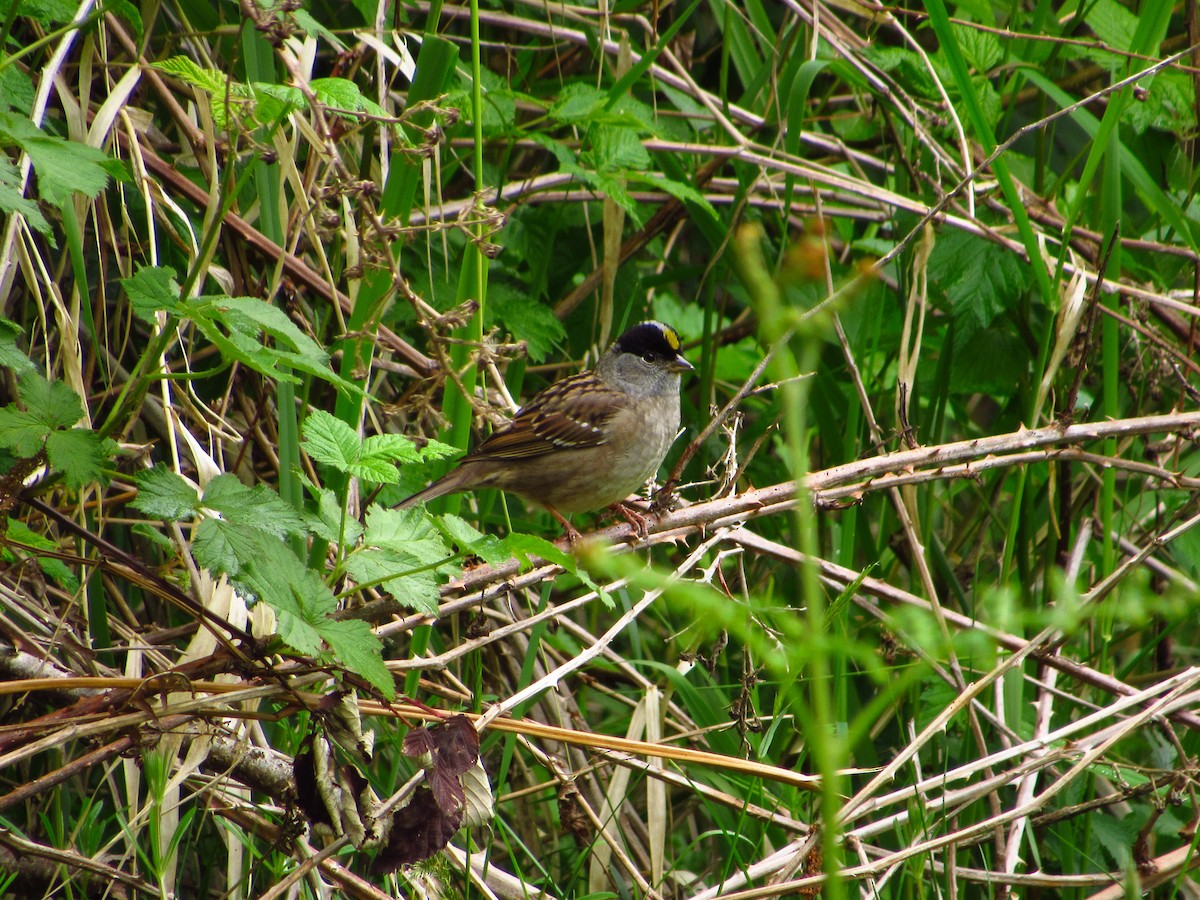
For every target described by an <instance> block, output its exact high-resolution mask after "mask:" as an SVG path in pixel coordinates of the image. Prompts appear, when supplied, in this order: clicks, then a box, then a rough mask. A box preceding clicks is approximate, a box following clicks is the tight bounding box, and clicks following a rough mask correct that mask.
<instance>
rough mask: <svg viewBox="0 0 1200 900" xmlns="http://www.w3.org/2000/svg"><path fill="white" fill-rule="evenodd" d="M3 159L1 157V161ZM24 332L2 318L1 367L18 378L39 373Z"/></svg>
mask: <svg viewBox="0 0 1200 900" xmlns="http://www.w3.org/2000/svg"><path fill="white" fill-rule="evenodd" d="M2 159H3V157H2V156H0V160H2ZM22 334H23V332H22V329H21V326H20V325H18V324H17V323H16V322H12V321H10V320H8V319H6V318H4V317H3V316H0V366H4V367H5V368H9V369H12V370H13V371H14V372H15V373H16V374H17V377H18V378H24V377H25V376H26V375H30V374H32V373H34V372H36V371H37V367H36V366H35V365H34V364H33V360H31V359H30V358H29V357H28V356H27V355H26V354H25V351H23V350H22V349H21V347H20V345H19V344H18V341H19V340H20V338H21V336H22Z"/></svg>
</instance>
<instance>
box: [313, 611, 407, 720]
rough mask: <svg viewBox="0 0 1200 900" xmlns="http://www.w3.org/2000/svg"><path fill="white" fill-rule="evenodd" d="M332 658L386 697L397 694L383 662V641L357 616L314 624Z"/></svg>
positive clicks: (389, 673)
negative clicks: (355, 617)
mask: <svg viewBox="0 0 1200 900" xmlns="http://www.w3.org/2000/svg"><path fill="white" fill-rule="evenodd" d="M317 633H318V634H320V635H321V637H322V638H324V639H325V643H326V644H328V645H329V649H330V650H331V651H332V652H333V656H334V659H336V660H337V661H338V663H340V664H341V665H343V666H345V667H346V668H347V669H349V670H350V671H351V672H353V673H355V674H356V675H360V676H362V677H363V678H365V679H366V680H367V681H368V682H370V683H371V684H372V685H374V686H375V687H376V688H377V689H378V690H379V692H380V693H381V694H383V695H384V696H385V697H387V698H388V699H389V700H390V699H392V698H393V697H395V696H396V683H395V680H394V679H393V678H392V673H391V672H389V671H388V668H387V666H386V665H385V664H384V661H383V644H381V643H380V642H379V638H378V637H377V636H376V635H375V632H373V631H372V630H371V626H370V625H368V624H367V623H366V622H363V621H360V620H357V619H344V620H340V621H339V620H337V619H325V620H323V621H322V622H320V623H318V624H317Z"/></svg>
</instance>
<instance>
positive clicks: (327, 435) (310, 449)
mask: <svg viewBox="0 0 1200 900" xmlns="http://www.w3.org/2000/svg"><path fill="white" fill-rule="evenodd" d="M300 431H301V433H302V435H303V437H304V441H303V443H302V445H301V446H303V447H304V452H305V453H307V454H308V455H309V456H310V457H311V458H312V459H313V460H315V461H316V462H319V463H323V464H324V465H327V466H331V467H333V468H334V469H336V470H337V471H339V472H348V471H350V466H352V465H353V464H354V462H355V461H356V460H357V459H358V454H359V449H360V447H361V446H362V444H361V442H360V441H359V439H358V435H357V434H355V433H354V429H353V428H351V427H350V426H349V425H347V424H346V423H345V422H343V421H342V420H341V419H339V418H338V417H337V416H335V415H333V414H331V413H327V412H325V410H323V409H314V410H312V411H311V412H309V414H308V415H307V416H306V417H305V419H304V425H303V426H302V427H301V429H300Z"/></svg>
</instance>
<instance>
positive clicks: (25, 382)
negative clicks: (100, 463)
mask: <svg viewBox="0 0 1200 900" xmlns="http://www.w3.org/2000/svg"><path fill="white" fill-rule="evenodd" d="M20 395H21V405H22V406H24V407H25V409H26V411H27V412H29V413H31V414H32V415H35V416H37V417H38V418H39V419H40V420H41V421H42V423H43V424H44V425H45V426H46V427H47V428H70V427H71V426H72V425H74V424H75V423H76V422H78V421H79V420H80V419H81V418H83V404H82V403H81V402H80V400H79V395H78V394H76V393H75V392H74V391H73V390H71V388H70V387H68V386H67V384H66V382H62V381H47V380H46V379H45V378H43V377H42V376H41V374H40V373H38V372H30V373H29V375H27V376H26V377H24V378H22V379H21V384H20Z"/></svg>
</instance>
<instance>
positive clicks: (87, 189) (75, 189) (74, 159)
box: [20, 136, 109, 207]
mask: <svg viewBox="0 0 1200 900" xmlns="http://www.w3.org/2000/svg"><path fill="white" fill-rule="evenodd" d="M20 143H21V146H22V148H23V149H24V150H25V152H26V153H28V154H29V159H30V160H31V161H32V162H33V168H34V171H36V172H37V180H38V192H39V194H41V197H42V199H43V200H45V201H46V202H47V203H51V204H53V205H54V206H59V207H61V206H63V205H64V204H65V203H67V202H68V201H69V200H70V199H71V197H72V195H74V194H83V195H84V196H86V197H95V196H96V195H97V194H99V193H100V192H101V191H103V190H104V188H105V187H107V186H108V179H109V173H108V171H107V169H106V168H105V167H104V165H102V164H103V163H105V162H107V160H108V156H107V155H106V154H104V153H103V152H101V151H100V150H97V149H96V148H95V147H89V146H88V145H87V144H81V143H79V142H77V141H64V140H62V139H61V138H55V137H49V136H43V137H39V138H35V139H33V140H26V141H21V142H20Z"/></svg>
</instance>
